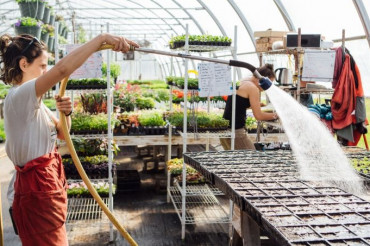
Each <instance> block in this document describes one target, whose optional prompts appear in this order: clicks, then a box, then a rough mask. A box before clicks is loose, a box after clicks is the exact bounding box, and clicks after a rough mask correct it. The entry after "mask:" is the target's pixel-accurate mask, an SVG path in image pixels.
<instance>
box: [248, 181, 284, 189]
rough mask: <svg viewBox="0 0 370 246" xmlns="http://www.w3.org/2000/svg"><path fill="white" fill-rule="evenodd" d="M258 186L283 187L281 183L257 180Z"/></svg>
mask: <svg viewBox="0 0 370 246" xmlns="http://www.w3.org/2000/svg"><path fill="white" fill-rule="evenodd" d="M254 184H255V185H256V186H257V187H258V188H260V189H263V188H273V189H276V188H282V187H281V185H279V184H278V183H275V182H255V183H254Z"/></svg>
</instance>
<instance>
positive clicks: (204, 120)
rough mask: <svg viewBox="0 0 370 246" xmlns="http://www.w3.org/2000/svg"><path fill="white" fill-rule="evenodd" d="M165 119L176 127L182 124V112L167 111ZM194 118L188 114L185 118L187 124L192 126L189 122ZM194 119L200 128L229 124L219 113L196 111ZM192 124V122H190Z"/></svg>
mask: <svg viewBox="0 0 370 246" xmlns="http://www.w3.org/2000/svg"><path fill="white" fill-rule="evenodd" d="M167 117H168V118H167V120H168V121H169V122H170V123H171V125H173V126H176V127H182V126H183V118H184V115H183V112H173V113H169V114H168V116H167ZM192 120H194V118H192V117H191V116H190V114H189V117H188V118H187V125H188V126H193V125H191V124H190V122H192ZM195 120H196V124H197V127H198V129H200V128H226V127H228V125H229V121H228V120H225V119H224V118H222V116H221V115H218V114H214V113H205V112H198V113H196V114H195ZM192 124H193V122H192ZM193 127H194V126H193Z"/></svg>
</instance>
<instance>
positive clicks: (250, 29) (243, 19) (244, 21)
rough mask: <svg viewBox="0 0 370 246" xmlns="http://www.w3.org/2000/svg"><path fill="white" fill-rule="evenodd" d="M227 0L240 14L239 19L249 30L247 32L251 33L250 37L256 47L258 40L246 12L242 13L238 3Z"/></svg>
mask: <svg viewBox="0 0 370 246" xmlns="http://www.w3.org/2000/svg"><path fill="white" fill-rule="evenodd" d="M227 1H228V2H229V4H230V5H231V7H232V8H233V9H234V11H235V12H236V14H237V15H238V16H239V19H240V20H241V22H242V23H243V25H244V27H245V29H246V30H247V32H248V34H249V37H250V38H251V40H252V43H253V46H254V48H256V40H255V39H254V34H253V30H252V28H251V26H250V25H249V23H248V21H247V19H246V18H245V16H244V14H243V13H242V11H241V10H240V9H239V7H238V5H237V4H236V3H235V2H234V1H233V0H227Z"/></svg>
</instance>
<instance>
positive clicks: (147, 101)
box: [136, 97, 155, 109]
mask: <svg viewBox="0 0 370 246" xmlns="http://www.w3.org/2000/svg"><path fill="white" fill-rule="evenodd" d="M136 106H137V107H138V108H139V109H152V108H154V106H155V102H154V99H153V98H150V97H139V98H136Z"/></svg>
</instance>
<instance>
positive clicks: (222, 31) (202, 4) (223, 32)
mask: <svg viewBox="0 0 370 246" xmlns="http://www.w3.org/2000/svg"><path fill="white" fill-rule="evenodd" d="M197 1H198V3H199V4H200V5H201V6H202V7H203V8H204V9H205V10H206V11H207V13H208V14H209V16H211V18H212V19H213V21H214V22H215V23H216V25H217V27H218V29H220V31H221V33H222V35H223V36H227V34H226V32H225V29H224V27H223V26H222V25H221V22H220V21H219V20H218V18H217V17H216V16H215V15H214V14H213V12H212V11H211V10H210V9H209V8H208V6H207V5H206V4H204V3H203V1H202V0H197ZM234 42H236V40H234ZM230 53H231V55H232V56H233V57H234V59H236V54H234V53H235V52H233V51H232V50H230ZM212 54H213V57H217V55H216V54H215V53H212ZM237 73H238V78H239V79H240V78H241V71H240V68H239V67H238V68H237Z"/></svg>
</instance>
